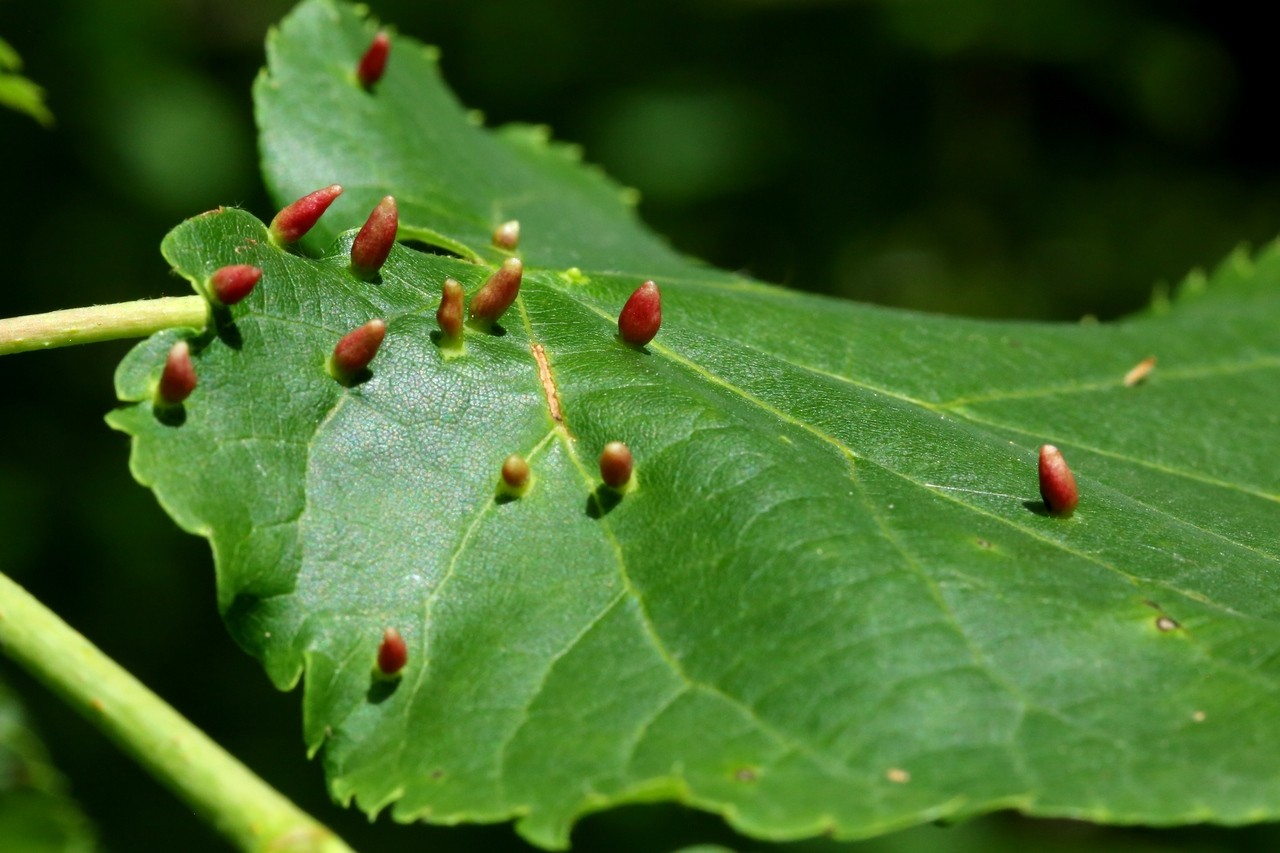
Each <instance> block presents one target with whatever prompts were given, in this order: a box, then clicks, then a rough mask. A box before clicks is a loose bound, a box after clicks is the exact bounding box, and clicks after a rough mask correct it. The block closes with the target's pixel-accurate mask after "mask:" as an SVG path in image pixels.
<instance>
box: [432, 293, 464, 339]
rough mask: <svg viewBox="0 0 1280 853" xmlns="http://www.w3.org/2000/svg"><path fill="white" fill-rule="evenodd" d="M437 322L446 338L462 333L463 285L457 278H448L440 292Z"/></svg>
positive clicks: (458, 335)
mask: <svg viewBox="0 0 1280 853" xmlns="http://www.w3.org/2000/svg"><path fill="white" fill-rule="evenodd" d="M436 322H437V323H439V324H440V331H442V332H444V336H445V337H446V338H451V339H453V338H458V337H461V335H462V285H461V284H459V283H458V281H457V279H452V278H446V279H445V280H444V289H443V290H441V292H440V307H439V308H437V309H436Z"/></svg>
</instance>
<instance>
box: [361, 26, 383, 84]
mask: <svg viewBox="0 0 1280 853" xmlns="http://www.w3.org/2000/svg"><path fill="white" fill-rule="evenodd" d="M390 53H391V39H389V38H387V34H386V33H385V32H380V33H378V34H377V35H376V36H374V37H373V42H372V43H371V44H370V45H369V49H368V50H366V51H365V52H364V56H362V57H360V63H359V64H358V65H357V66H356V78H357V79H358V80H359V81H360V85H361V86H364V87H365V88H366V89H371V88H373V84H374V83H377V82H378V81H379V80H381V79H382V72H383V71H385V70H386V68H387V55H388V54H390Z"/></svg>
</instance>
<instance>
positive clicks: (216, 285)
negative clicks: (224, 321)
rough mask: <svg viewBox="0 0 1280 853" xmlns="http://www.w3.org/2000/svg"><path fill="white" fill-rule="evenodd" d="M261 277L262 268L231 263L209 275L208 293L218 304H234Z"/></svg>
mask: <svg viewBox="0 0 1280 853" xmlns="http://www.w3.org/2000/svg"><path fill="white" fill-rule="evenodd" d="M260 278H262V270H260V269H258V268H257V267H255V266H250V265H249V264H232V265H231V266H229V267H222V268H220V269H217V270H214V272H213V275H211V276H209V295H210V296H212V297H213V299H214V301H215V302H217V303H218V304H219V305H235V304H236V303H237V302H239V301H240V300H242V299H244V298H245V297H246V296H248V295H249V294H250V293H251V292H253V288H254V286H255V285H257V283H258V279H260Z"/></svg>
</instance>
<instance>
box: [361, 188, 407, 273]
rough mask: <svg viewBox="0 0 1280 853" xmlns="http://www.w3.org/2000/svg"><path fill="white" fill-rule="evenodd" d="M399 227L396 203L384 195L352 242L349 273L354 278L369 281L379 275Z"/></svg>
mask: <svg viewBox="0 0 1280 853" xmlns="http://www.w3.org/2000/svg"><path fill="white" fill-rule="evenodd" d="M399 227H400V213H399V211H397V210H396V200H395V199H394V198H392V197H391V196H389V195H388V196H383V197H382V201H380V202H378V206H377V207H375V208H374V209H373V211H372V212H371V213H370V214H369V218H368V219H366V220H365V223H364V225H363V226H362V227H361V228H360V233H359V234H357V235H356V239H355V240H354V241H353V242H352V243H351V271H352V272H353V273H355V274H356V277H357V278H363V279H370V278H373V277H374V276H375V275H377V274H378V270H380V269H382V265H383V264H385V263H386V262H387V255H389V254H391V247H392V246H393V245H395V242H396V229H398V228H399Z"/></svg>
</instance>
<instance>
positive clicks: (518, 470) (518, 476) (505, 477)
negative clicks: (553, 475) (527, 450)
mask: <svg viewBox="0 0 1280 853" xmlns="http://www.w3.org/2000/svg"><path fill="white" fill-rule="evenodd" d="M502 482H503V483H504V484H505V485H506V486H507V488H509V489H511V490H512V491H516V492H518V491H520V490H521V489H523V488H524V487H525V486H526V485H528V483H529V463H528V462H526V461H525V458H524V457H523V456H521V455H520V454H518V453H512V454H511V455H510V456H508V457H507V458H506V459H504V460H503V461H502Z"/></svg>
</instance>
